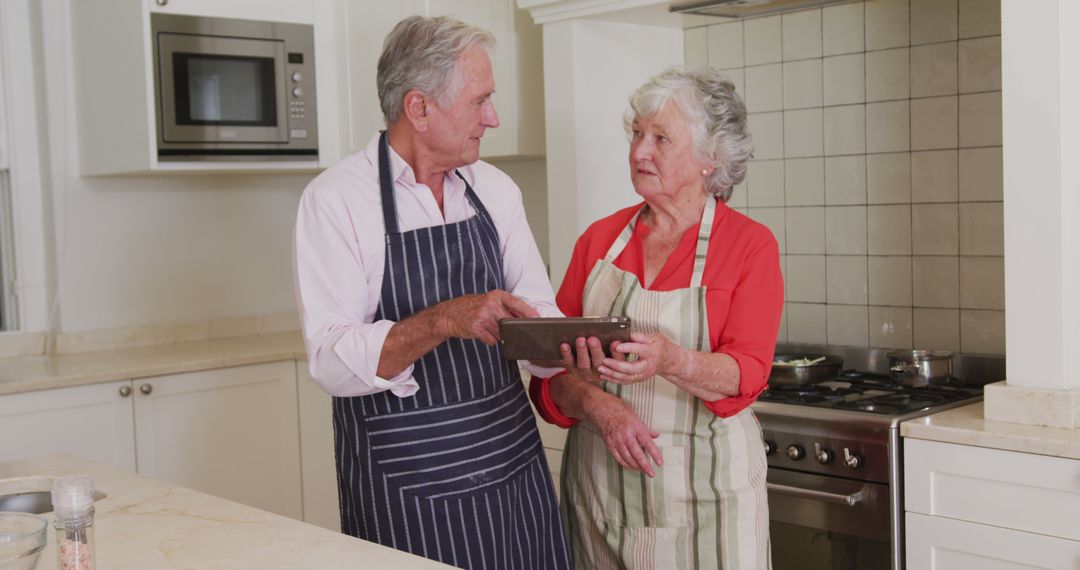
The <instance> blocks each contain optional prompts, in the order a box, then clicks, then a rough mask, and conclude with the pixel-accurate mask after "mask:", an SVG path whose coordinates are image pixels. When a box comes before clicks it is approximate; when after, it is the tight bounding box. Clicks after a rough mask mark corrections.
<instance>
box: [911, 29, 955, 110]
mask: <svg viewBox="0 0 1080 570" xmlns="http://www.w3.org/2000/svg"><path fill="white" fill-rule="evenodd" d="M956 66H957V64H956V42H945V43H942V44H929V45H925V46H914V47H912V48H911V96H912V97H935V96H939V95H955V94H956V73H957V72H956Z"/></svg>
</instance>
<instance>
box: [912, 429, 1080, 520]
mask: <svg viewBox="0 0 1080 570" xmlns="http://www.w3.org/2000/svg"><path fill="white" fill-rule="evenodd" d="M904 499H905V507H904V508H905V510H906V511H908V512H914V513H920V514H924V515H933V516H941V517H949V518H953V519H959V520H965V521H971V522H976V523H983V524H988V525H994V526H999V527H1004V528H1011V529H1017V530H1023V531H1027V532H1034V533H1039V534H1045V535H1049V536H1054V537H1060V538H1066V539H1069V540H1074V541H1075V540H1080V461H1076V460H1071V459H1064V458H1060V457H1047V456H1043V455H1033V454H1029V453H1017V452H1014V451H1001V450H996V449H987V448H982V447H972V446H968V445H956V444H951V443H940V442H935V441H926V440H920V439H905V440H904Z"/></svg>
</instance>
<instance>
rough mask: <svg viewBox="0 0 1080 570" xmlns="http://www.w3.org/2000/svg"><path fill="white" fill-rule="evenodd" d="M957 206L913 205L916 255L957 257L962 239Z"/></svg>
mask: <svg viewBox="0 0 1080 570" xmlns="http://www.w3.org/2000/svg"><path fill="white" fill-rule="evenodd" d="M957 216H958V213H957V206H956V204H955V203H954V204H912V205H911V247H912V252H913V253H914V254H915V255H957V254H958V253H960V237H959V232H958V230H957V219H958V217H957Z"/></svg>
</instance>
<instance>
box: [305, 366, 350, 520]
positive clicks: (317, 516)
mask: <svg viewBox="0 0 1080 570" xmlns="http://www.w3.org/2000/svg"><path fill="white" fill-rule="evenodd" d="M296 378H297V383H298V386H297V388H298V391H299V398H300V465H301V468H302V472H303V482H304V488H303V493H304V522H309V523H311V524H314V525H318V526H321V527H323V528H327V529H330V530H333V531H338V532H340V531H341V518H340V516H339V513H338V491H337V470H336V468H335V466H334V426H333V413H332V410H331V407H330V406H331V403H332V399H331V398H330V395H329V394H327V393H326V392H324V391H323V389H322V388H321V387H320V386H319V385H318V384H316V383H315V380H314V379H313V378H312V377H311V375H310V374H308V361H306V360H298V361H297V362H296Z"/></svg>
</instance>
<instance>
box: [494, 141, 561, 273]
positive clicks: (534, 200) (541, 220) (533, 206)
mask: <svg viewBox="0 0 1080 570" xmlns="http://www.w3.org/2000/svg"><path fill="white" fill-rule="evenodd" d="M491 163H492V164H494V165H495V166H497V167H499V168H500V169H501V170H502V171H503V172H505V173H506V174H507V175H509V176H510V178H513V179H514V182H516V183H517V185H518V187H519V188H521V201H522V202H523V203H524V204H525V217H526V218H527V219H528V220H529V229H530V230H532V234H533V238H534V239H536V247H537V248H538V249H539V250H540V257H542V258H543V259H544V263H545V264H549V263H550V259H551V257H550V256H549V255H548V251H549V250H548V199H547V161H546V160H544V159H542V158H539V159H523V160H505V159H500V160H492V161H491Z"/></svg>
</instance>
